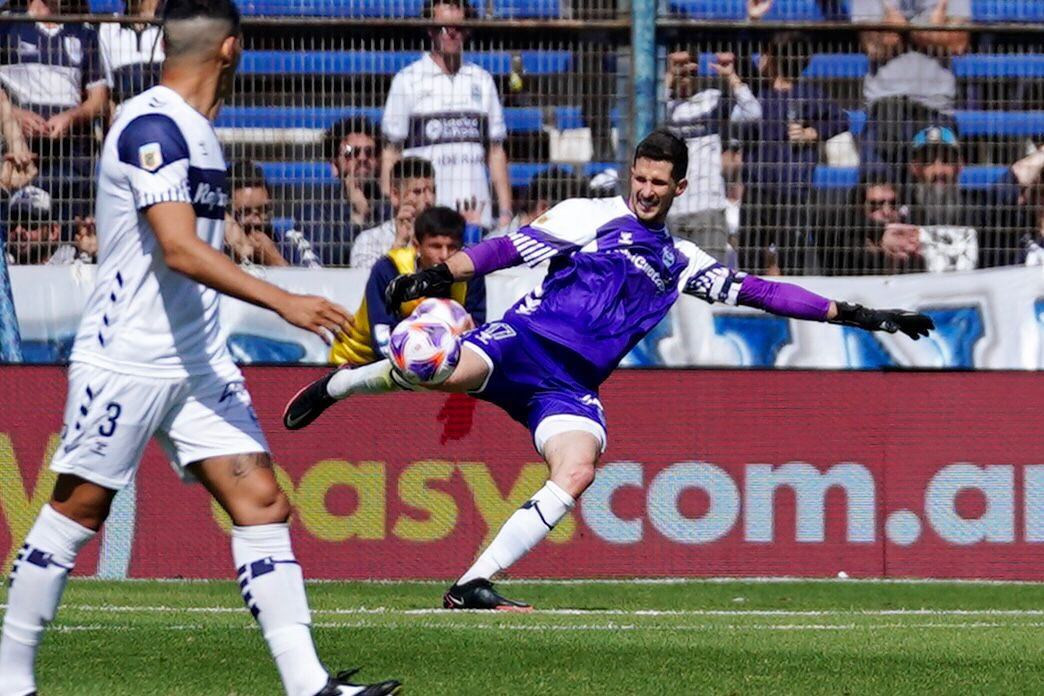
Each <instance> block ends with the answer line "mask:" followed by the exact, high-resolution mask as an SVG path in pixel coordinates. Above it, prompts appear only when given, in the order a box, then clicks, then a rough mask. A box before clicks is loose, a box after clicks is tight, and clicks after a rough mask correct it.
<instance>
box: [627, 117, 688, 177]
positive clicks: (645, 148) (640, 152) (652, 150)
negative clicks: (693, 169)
mask: <svg viewBox="0 0 1044 696" xmlns="http://www.w3.org/2000/svg"><path fill="white" fill-rule="evenodd" d="M639 157H643V158H645V159H651V160H653V161H655V162H670V163H671V177H672V178H673V179H674V181H675V182H678V181H681V180H682V179H684V178H685V174H686V172H688V171H689V148H688V147H687V146H686V145H685V141H684V140H682V139H681V138H679V137H678V136H676V135H674V134H673V133H671V132H670V131H668V130H664V129H662V128H661V129H659V130H654V131H653V132H652V133H650V134H649V135H647V136H645V138H644V139H643V140H642V142H640V143H638V147H637V148H635V150H634V160H632V162H631V163H632V164H633V163H634V162H637V161H638V158H639Z"/></svg>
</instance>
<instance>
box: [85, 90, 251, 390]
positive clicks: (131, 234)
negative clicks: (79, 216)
mask: <svg viewBox="0 0 1044 696" xmlns="http://www.w3.org/2000/svg"><path fill="white" fill-rule="evenodd" d="M228 199H229V186H228V180H227V177H226V174H225V159H224V156H223V155H222V152H221V144H220V143H219V142H218V139H217V135H216V134H215V132H214V128H213V126H212V125H211V123H210V121H209V120H207V119H206V118H205V117H204V116H203V115H201V114H200V113H199V112H197V111H196V110H195V109H193V108H192V107H191V106H189V104H188V103H187V102H186V101H185V100H184V99H182V98H181V96H180V95H179V94H177V93H176V92H174V91H173V90H171V89H169V88H167V87H163V86H157V87H153V88H152V89H150V90H148V91H146V92H144V93H142V94H141V95H139V96H138V97H135V98H134V99H131V100H129V101H127V102H125V103H124V105H123V109H122V110H121V112H120V115H119V117H118V118H117V120H116V122H115V123H114V124H113V126H112V129H111V130H110V131H109V135H108V137H106V139H105V145H104V147H103V150H102V156H101V163H100V172H99V177H98V193H97V201H96V209H95V219H96V222H97V229H98V277H97V284H96V286H95V289H94V292H93V293H92V295H91V297H90V299H89V300H88V302H87V307H86V310H85V311H84V314H83V318H82V319H81V321H80V329H79V331H78V333H77V335H76V342H75V344H74V346H73V351H72V360H74V361H79V362H85V363H89V364H92V365H96V366H98V367H102V368H107V369H110V370H114V371H117V372H123V373H127V374H137V375H141V376H145V377H153V378H155V377H169V378H184V377H187V376H189V375H201V374H210V375H214V376H216V377H218V378H220V379H225V380H233V379H237V378H239V376H240V373H239V369H238V368H237V367H236V366H235V364H234V363H233V362H232V358H231V355H230V354H229V352H228V349H227V348H226V346H225V336H224V334H223V332H222V331H221V329H220V327H219V324H218V309H219V294H218V293H217V291H215V290H213V289H211V288H208V287H206V286H204V285H202V284H200V283H197V282H196V281H194V280H192V279H190V278H188V277H187V276H184V275H182V274H180V273H177V272H175V271H174V270H172V269H171V268H170V267H169V266H167V264H166V261H165V260H164V257H163V250H162V248H161V247H160V246H159V242H158V240H157V239H156V236H155V233H154V232H153V230H152V228H151V227H150V225H149V223H148V220H147V219H146V218H145V210H146V209H147V208H148V207H149V206H151V205H155V204H157V203H163V202H166V201H181V202H184V203H190V204H192V207H193V208H194V210H195V213H196V234H197V235H198V236H199V237H200V239H202V240H203V241H204V242H206V243H207V244H209V245H210V246H212V247H214V248H215V249H221V247H222V244H223V243H224V227H225V210H226V208H227V206H228Z"/></svg>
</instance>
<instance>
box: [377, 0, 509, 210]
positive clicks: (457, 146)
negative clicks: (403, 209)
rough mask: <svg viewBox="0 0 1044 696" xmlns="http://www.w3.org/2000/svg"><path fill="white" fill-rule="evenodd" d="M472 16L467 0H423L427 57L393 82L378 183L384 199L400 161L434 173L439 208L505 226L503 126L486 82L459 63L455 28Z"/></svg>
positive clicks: (462, 35) (461, 35)
mask: <svg viewBox="0 0 1044 696" xmlns="http://www.w3.org/2000/svg"><path fill="white" fill-rule="evenodd" d="M473 16H474V10H473V9H472V7H471V4H470V3H469V2H468V0H426V1H425V3H424V11H423V17H424V18H425V19H429V20H431V21H432V22H434V23H435V25H436V26H434V27H432V28H431V29H429V30H428V37H429V39H430V40H431V50H430V51H429V52H427V53H425V54H424V55H423V56H422V57H421V58H420V59H419V60H417V61H416V62H414V63H411V64H410V65H407V66H406V67H405V68H403V69H402V70H401V71H399V73H398V74H396V75H395V77H394V78H393V79H392V83H391V87H390V88H389V90H388V99H387V101H386V103H385V105H384V112H383V115H382V120H381V130H382V131H383V133H384V138H385V142H386V145H385V148H384V151H383V153H382V159H381V184H382V186H383V188H384V191H385V193H387V194H388V195H389V196H390V195H391V193H390V191H389V189H390V187H391V172H392V167H393V165H394V164H395V162H396V161H398V159H399V158H400V157H402V156H404V155H406V156H414V157H422V158H424V159H426V160H428V161H429V162H431V163H432V165H433V166H434V167H435V183H436V188H437V190H438V199H437V201H436V202H437V203H438V205H444V206H447V207H450V208H453V209H455V210H457V211H458V212H460V213H461V214H462V215H464V217H465V218H466V219H469V218H471V219H473V218H474V215H477V216H478V222H479V224H481V225H482V226H483V227H485V228H487V229H489V228H492V227H493V214H494V206H493V200H492V199H491V196H490V185H491V184H492V188H493V191H494V193H495V194H496V206H497V207H496V213H497V216H498V218H497V225H498V226H503V225H506V224H507V223H508V221H509V220H511V218H512V216H513V213H512V212H511V180H510V178H509V177H508V158H507V152H506V150H505V149H504V140H505V139H506V138H507V126H506V124H505V122H504V110H503V108H502V105H501V102H500V95H499V94H498V93H497V87H496V84H495V83H494V82H493V76H492V75H490V74H489V73H488V72H487V71H486V70H484V69H482V68H481V67H479V66H478V65H476V64H474V63H472V62H470V61H467V60H465V59H464V44H465V42H466V41H467V37H468V32H467V30H466V29H464V28H462V27H461V26H459V23H460V22H463V21H465V20H467V19H470V18H471V17H473Z"/></svg>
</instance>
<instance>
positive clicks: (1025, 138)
mask: <svg viewBox="0 0 1044 696" xmlns="http://www.w3.org/2000/svg"><path fill="white" fill-rule="evenodd" d="M425 4H426V3H424V2H421V0H363V1H355V0H352V1H349V0H325V1H323V2H303V1H302V0H261V1H257V2H244V3H242V10H243V13H244V17H245V21H244V46H245V51H244V54H243V59H242V63H241V65H240V70H239V76H238V78H237V80H236V83H235V91H234V95H233V97H232V99H231V100H230V102H229V103H228V104H226V105H225V106H224V108H222V110H221V112H220V114H219V116H218V117H217V121H216V125H217V128H218V132H219V135H220V138H221V140H222V141H223V142H224V143H225V144H226V157H227V159H228V161H229V165H230V171H231V174H232V180H233V187H234V189H237V190H242V189H258V190H261V192H262V193H258V191H247V192H246V194H248V195H244V196H241V197H240V198H241V200H237V199H236V198H235V197H233V206H232V211H231V212H232V219H233V220H234V221H235V222H238V223H239V225H235V226H232V227H233V228H234V230H238V231H242V232H244V233H245V236H240V237H238V238H236V237H233V236H230V239H229V252H230V253H231V254H233V256H235V257H236V258H238V259H239V260H241V261H243V262H244V263H248V264H260V265H283V264H290V265H302V266H311V267H316V266H346V265H349V264H350V263H351V262H352V249H353V244H354V241H355V239H356V237H358V236H359V235H360V234H361V233H362V232H363V231H364V230H366V229H367V228H371V227H379V226H380V225H381V224H382V223H383V224H385V225H394V223H393V222H388V220H394V218H396V217H398V216H399V215H400V213H401V212H402V209H403V208H404V207H408V206H409V205H413V207H414V208H416V207H417V206H420V205H424V203H423V201H421V202H419V203H418V201H417V200H414V198H416V196H414V197H412V198H411V195H412V194H409V193H403V192H402V191H399V192H396V194H394V195H393V194H392V193H391V192H390V190H389V189H390V188H392V185H391V182H390V181H389V179H390V172H386V173H385V175H384V181H383V182H382V175H381V172H382V158H383V159H384V160H386V161H387V162H386V164H385V168H386V169H387V168H388V165H389V164H390V161H391V160H394V159H397V158H399V157H401V156H402V155H421V156H422V157H424V158H426V159H429V160H431V161H432V164H433V167H434V170H435V171H434V173H435V176H434V181H435V184H436V186H435V191H434V195H433V198H434V201H435V202H439V203H445V204H448V205H451V206H455V207H458V208H459V209H462V210H464V211H465V212H469V213H470V215H469V217H471V218H473V220H474V222H476V223H477V224H479V225H481V226H482V227H483V229H484V231H482V232H478V233H476V234H477V235H478V236H481V235H482V234H490V233H496V232H498V231H500V232H502V231H504V230H505V229H510V226H511V225H518V224H523V223H525V222H526V221H528V219H532V217H535V216H536V214H538V213H539V212H542V210H543V209H544V208H545V207H546V206H547V205H548V204H549V203H553V202H555V201H556V200H557V199H559V198H562V197H567V196H572V195H588V194H590V195H615V194H616V193H618V192H620V191H621V190H622V188H623V187H624V185H625V184H626V169H627V166H626V165H627V162H626V157H627V154H628V152H629V151H630V149H631V147H632V145H633V142H634V140H635V138H636V137H640V136H641V135H643V134H644V132H645V131H647V130H648V129H649V128H650V127H652V126H654V125H666V126H668V127H670V128H672V129H673V130H674V131H675V132H677V133H678V134H680V135H682V136H683V137H685V138H686V140H687V141H688V143H689V147H690V169H689V177H688V178H689V181H690V187H689V191H688V192H687V194H686V195H685V196H683V197H682V200H680V201H679V202H678V203H677V204H676V207H675V214H674V215H673V219H672V223H673V224H672V231H674V232H675V233H677V234H681V235H683V236H689V237H691V238H693V239H694V240H695V241H697V242H698V243H700V244H702V245H703V246H705V247H706V248H708V249H709V250H711V251H712V252H714V253H716V254H718V255H719V256H721V258H722V260H723V261H726V262H728V263H730V264H732V265H737V266H739V267H742V268H744V269H747V270H751V271H755V272H760V273H768V274H774V273H783V274H817V275H850V274H867V273H896V272H908V271H935V272H942V271H950V270H969V269H974V268H986V267H993V266H1002V265H1015V264H1040V263H1042V261H1044V252H1042V246H1044V242H1042V233H1041V227H1042V223H1044V196H1041V195H1039V192H1038V186H1037V184H1038V180H1039V175H1040V170H1041V168H1042V166H1044V153H1042V154H1038V150H1037V148H1038V146H1039V145H1040V144H1041V143H1044V106H1042V103H1041V95H1042V91H1044V32H1042V31H1041V29H1042V28H1044V24H1037V22H1044V3H1039V2H1034V1H1033V0H1024V1H1021V2H1016V1H1014V0H1012V1H1010V2H1006V1H1004V0H951V1H950V2H949V3H947V4H944V5H943V6H942V7H943V9H941V10H940V9H939V6H938V5H937V3H935V2H933V1H932V0H924V1H922V2H910V1H906V0H903V1H899V0H895V1H894V2H893V1H892V0H850V1H849V2H843V1H841V0H749V1H748V0H670V1H668V2H660V3H659V5H658V6H657V4H656V3H651V2H649V3H646V2H645V0H634V2H633V4H632V3H621V4H619V5H617V4H616V3H614V2H612V0H608V1H597V2H596V1H592V2H570V1H569V0H562V1H559V0H531V1H524V0H487V1H484V2H476V3H475V4H474V5H473V6H471V7H470V9H468V10H467V12H466V16H465V13H464V12H463V11H462V13H461V14H460V15H459V16H458V15H454V14H452V13H450V14H440V15H438V16H435V17H434V18H430V17H428V16H425ZM156 5H157V1H156V0H131V2H130V4H129V6H125V4H124V3H123V2H113V1H112V0H99V1H96V2H92V3H90V5H89V6H86V5H84V4H83V3H70V2H59V0H32V2H31V3H29V5H28V6H27V7H15V6H12V7H11V8H10V13H9V14H8V15H6V16H4V17H3V18H2V19H0V28H2V30H3V37H4V42H5V43H4V46H3V49H4V50H3V53H2V60H0V86H2V87H3V89H4V91H5V93H6V95H7V97H8V99H7V100H4V101H5V103H4V104H3V110H2V113H0V116H2V117H3V121H4V129H3V133H4V144H5V153H6V155H7V160H5V164H4V168H3V170H2V171H0V185H2V186H3V194H2V205H3V217H4V219H5V220H6V222H7V225H6V226H5V227H6V233H7V234H6V248H7V254H8V257H9V260H10V261H12V262H14V263H20V264H31V263H48V262H49V263H52V264H58V263H70V262H75V261H77V260H79V261H82V262H90V261H92V260H93V258H94V253H95V249H94V247H95V246H96V242H94V230H93V228H92V220H91V218H90V216H91V209H92V204H93V201H92V195H93V187H92V184H91V179H92V174H93V164H94V162H95V159H96V157H97V152H98V149H99V144H100V139H101V137H102V136H103V134H104V131H105V129H106V127H107V125H108V124H109V123H110V122H111V119H112V118H114V117H115V116H116V115H117V114H118V112H119V106H120V104H121V103H122V102H123V101H124V100H126V99H127V98H129V97H131V96H132V95H133V94H135V93H136V92H138V91H140V90H141V89H142V88H144V87H147V86H149V85H151V84H152V83H153V82H154V81H155V79H156V76H157V74H158V66H159V63H160V61H161V60H162V46H161V44H160V42H159V34H158V29H157V28H156V27H155V26H154V25H153V24H152V23H151V22H152V20H151V14H152V12H154V11H155V7H156ZM450 5H453V6H459V5H460V3H457V2H453V3H445V6H446V7H448V6H450ZM443 9H445V8H443ZM27 12H28V14H27ZM49 13H50V14H51V15H53V14H54V13H58V14H61V15H63V16H65V17H66V18H69V17H70V16H71V15H77V16H75V17H73V18H72V19H74V20H75V21H69V22H65V21H64V20H63V21H60V22H58V23H57V24H54V25H49V26H51V27H52V28H48V26H45V25H42V24H38V23H36V20H41V19H47V20H48V21H51V20H55V19H56V17H55V16H48V14H49ZM83 13H93V14H91V15H90V16H86V15H83ZM112 13H115V16H114V15H113V14H112ZM428 14H430V13H428ZM654 18H655V22H656V27H655V34H653V33H652V32H651V31H646V29H649V28H651V26H652V21H653V19H654ZM85 19H86V20H87V22H86V24H84V20H85ZM59 38H60V39H61V40H60V41H59V40H58V39H59ZM454 41H456V42H457V44H458V45H459V48H460V49H461V50H462V51H463V56H464V59H465V65H468V63H470V64H471V67H467V68H464V69H462V70H461V71H459V72H456V73H453V71H452V70H450V73H451V74H452V75H453V76H452V77H447V76H446V75H445V74H443V73H440V72H439V70H440V68H439V67H438V66H436V67H432V66H434V65H435V63H433V62H432V61H431V58H430V54H429V53H428V52H429V51H434V52H435V53H438V52H439V50H441V49H439V47H440V46H441V47H442V48H445V49H446V50H447V51H449V53H452V50H453V49H452V47H450V48H446V47H447V46H449V44H447V43H445V42H450V43H452V42H454ZM426 55H428V56H429V57H428V58H425V59H424V60H420V59H421V58H422V57H423V56H426ZM447 55H448V54H447ZM418 61H420V62H419V63H418ZM425 61H428V63H430V65H429V64H426V63H425ZM425 70H428V71H429V72H424V71H425ZM469 71H470V72H469ZM400 74H401V79H400V82H401V84H400V85H399V91H398V93H397V94H396V95H393V84H394V82H395V80H396V76H397V75H400ZM443 77H444V78H446V80H445V81H440V79H441V78H443ZM490 85H491V86H492V87H490ZM71 110H78V111H77V113H76V114H75V115H71V116H70V115H69V113H70V111H71ZM404 110H405V111H408V113H406V112H405V111H404ZM454 117H459V118H463V120H456V121H455V120H453V118H454ZM389 145H391V150H392V153H393V154H392V155H391V156H390V159H389V153H388V152H387V151H388V150H389ZM501 146H502V154H500V153H501ZM382 150H383V151H382ZM27 153H31V157H32V161H31V163H30V159H29V158H30V155H29V154H27ZM498 158H499V159H498ZM505 159H506V163H507V166H506V179H507V181H506V182H504V181H501V180H502V179H503V178H504V177H503V176H500V175H499V171H498V170H499V168H500V166H501V164H502V161H503V160H505ZM1016 163H1019V165H1018V166H1016V167H1015V168H1014V169H1013V165H1015V164H1016ZM549 170H550V173H549ZM403 171H406V170H405V169H403ZM407 178H409V177H407ZM508 186H510V193H506V191H507V187H508ZM418 195H419V196H420V198H421V199H423V192H421V193H420V194H418ZM389 229H390V228H389ZM258 231H259V232H260V233H261V235H262V236H263V237H267V238H268V239H269V240H271V244H270V245H269V244H268V243H267V242H264V240H261V241H260V242H258V243H255V244H253V245H251V244H250V235H251V234H254V233H256V232H258ZM476 234H472V236H471V237H470V240H471V241H473V240H474V239H476V238H478V237H477V236H476Z"/></svg>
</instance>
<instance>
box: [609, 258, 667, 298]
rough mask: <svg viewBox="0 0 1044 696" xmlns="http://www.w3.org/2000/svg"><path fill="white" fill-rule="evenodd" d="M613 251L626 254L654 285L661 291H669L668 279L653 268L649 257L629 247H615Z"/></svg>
mask: <svg viewBox="0 0 1044 696" xmlns="http://www.w3.org/2000/svg"><path fill="white" fill-rule="evenodd" d="M613 251H614V252H615V253H617V254H623V255H624V256H626V257H627V260H628V261H630V262H631V263H632V264H633V265H634V267H635V268H637V269H638V270H639V271H641V272H642V273H644V274H645V275H646V277H648V278H649V280H651V281H652V282H653V285H655V286H656V289H657V290H659V291H660V292H661V293H663V292H667V279H666V278H664V276H663V274H662V273H660V272H659V271H658V270H656V269H655V268H653V265H652V264H651V263H649V259H647V258H645V257H644V256H641V255H639V254H632V253H631V252H630V251H629V250H627V249H613Z"/></svg>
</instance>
